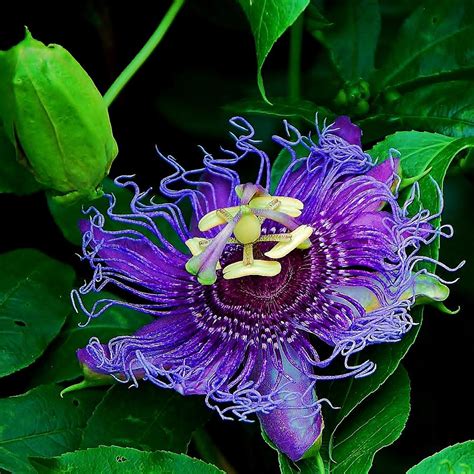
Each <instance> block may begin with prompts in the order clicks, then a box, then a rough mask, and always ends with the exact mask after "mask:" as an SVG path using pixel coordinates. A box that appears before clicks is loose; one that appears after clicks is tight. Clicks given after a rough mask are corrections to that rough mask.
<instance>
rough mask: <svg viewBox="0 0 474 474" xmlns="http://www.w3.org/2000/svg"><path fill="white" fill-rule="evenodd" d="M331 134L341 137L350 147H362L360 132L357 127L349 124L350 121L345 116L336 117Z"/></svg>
mask: <svg viewBox="0 0 474 474" xmlns="http://www.w3.org/2000/svg"><path fill="white" fill-rule="evenodd" d="M331 133H332V134H333V135H337V136H338V137H341V138H342V139H343V140H345V141H346V142H347V143H350V144H351V145H357V146H360V147H362V143H361V136H362V131H361V129H360V128H359V127H358V126H357V125H354V124H353V123H352V122H351V119H350V118H349V117H348V116H347V115H341V116H340V117H337V119H336V121H335V122H334V124H333V125H332V127H331Z"/></svg>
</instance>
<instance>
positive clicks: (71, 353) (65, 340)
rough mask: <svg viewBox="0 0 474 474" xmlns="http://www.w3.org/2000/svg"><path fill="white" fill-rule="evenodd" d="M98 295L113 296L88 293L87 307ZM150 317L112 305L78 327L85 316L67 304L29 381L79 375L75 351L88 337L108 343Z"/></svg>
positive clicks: (103, 294) (130, 332)
mask: <svg viewBox="0 0 474 474" xmlns="http://www.w3.org/2000/svg"><path fill="white" fill-rule="evenodd" d="M99 297H100V298H114V296H113V295H112V294H110V293H107V292H105V291H101V292H100V294H97V293H89V294H88V295H86V296H85V297H84V302H85V304H86V306H87V307H91V306H92V305H93V304H94V302H95V301H97V300H98V299H99ZM151 320H152V318H151V317H150V316H149V315H147V314H143V313H140V312H138V311H133V310H131V309H128V308H124V307H120V306H112V307H111V308H109V309H108V310H107V311H106V312H105V313H104V314H102V315H101V316H100V317H98V318H95V319H92V320H91V321H90V322H89V323H88V324H87V326H84V327H79V326H78V324H79V323H81V322H82V323H83V322H85V317H84V316H82V317H81V316H79V315H78V314H77V313H76V312H75V311H74V310H73V308H72V307H71V309H70V312H69V315H68V317H67V320H66V324H65V325H64V328H63V330H62V331H61V334H60V335H59V336H58V338H57V339H56V340H55V341H54V342H53V344H51V346H50V347H49V348H48V349H47V351H46V352H45V354H44V355H43V356H42V357H41V359H40V360H39V361H38V363H37V364H36V367H35V371H34V374H33V375H32V380H31V383H32V384H33V385H36V384H40V383H50V382H63V381H66V380H72V379H75V378H77V377H79V376H81V375H82V369H81V367H80V365H79V362H78V361H77V357H76V351H77V349H79V348H81V347H85V346H86V345H87V343H88V342H89V339H90V338H91V337H93V336H95V337H98V338H99V340H100V341H102V342H108V341H109V340H110V339H112V338H113V337H115V336H124V335H128V334H132V333H134V332H135V331H136V330H137V329H139V328H140V327H142V326H144V325H145V324H148V323H150V322H151Z"/></svg>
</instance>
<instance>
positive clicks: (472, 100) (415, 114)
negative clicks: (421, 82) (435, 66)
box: [358, 81, 474, 142]
mask: <svg viewBox="0 0 474 474" xmlns="http://www.w3.org/2000/svg"><path fill="white" fill-rule="evenodd" d="M473 116H474V84H473V83H472V82H471V81H450V82H441V83H437V84H430V85H426V86H423V87H420V88H418V89H415V90H414V91H412V92H408V93H405V94H403V96H402V97H401V98H400V99H399V100H398V101H396V102H394V103H393V104H392V105H391V106H386V107H385V109H384V110H383V111H381V112H379V113H376V114H375V115H374V116H372V117H369V118H367V119H364V120H361V121H360V122H359V123H358V125H359V126H360V127H361V128H362V129H363V130H364V135H363V139H364V141H365V142H371V141H373V140H376V139H379V138H381V137H383V136H385V135H387V134H389V133H392V132H395V131H397V130H406V129H418V130H427V131H432V132H438V133H443V134H446V135H451V136H454V137H461V136H466V135H468V136H472V135H474V119H473Z"/></svg>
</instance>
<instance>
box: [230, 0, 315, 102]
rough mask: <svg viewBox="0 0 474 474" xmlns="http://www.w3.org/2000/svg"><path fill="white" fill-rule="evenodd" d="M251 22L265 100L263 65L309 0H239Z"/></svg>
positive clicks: (259, 81) (259, 79)
mask: <svg viewBox="0 0 474 474" xmlns="http://www.w3.org/2000/svg"><path fill="white" fill-rule="evenodd" d="M238 2H239V3H240V6H241V7H242V8H243V10H244V12H245V15H246V16H247V19H248V20H249V23H250V28H251V29H252V33H253V36H254V39H255V48H256V51H257V84H258V88H259V90H260V93H261V94H262V97H263V98H264V100H265V101H267V102H268V99H267V97H266V95H265V87H264V85H263V78H262V67H263V63H264V62H265V59H266V58H267V56H268V53H269V52H270V50H271V49H272V47H273V45H274V44H275V43H276V41H277V40H278V38H280V36H281V35H282V34H283V33H284V32H285V31H286V30H287V29H288V28H289V27H290V26H291V25H292V24H293V23H294V22H295V21H296V19H297V18H298V17H299V16H300V15H301V14H302V13H303V11H304V10H305V8H306V7H307V6H308V4H309V0H292V1H290V2H289V1H288V0H261V1H256V0H238Z"/></svg>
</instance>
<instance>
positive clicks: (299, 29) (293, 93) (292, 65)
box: [288, 13, 304, 101]
mask: <svg viewBox="0 0 474 474" xmlns="http://www.w3.org/2000/svg"><path fill="white" fill-rule="evenodd" d="M303 24H304V13H301V15H300V16H299V17H298V18H297V19H296V21H295V22H294V23H293V25H292V26H291V28H290V55H289V60H288V98H289V99H290V100H292V101H297V100H298V99H300V97H301V46H302V43H303Z"/></svg>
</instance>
